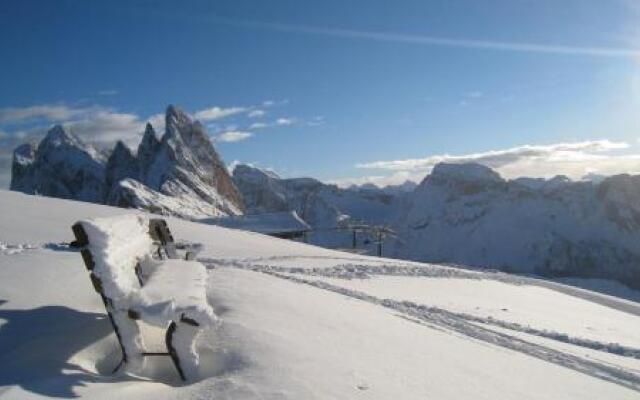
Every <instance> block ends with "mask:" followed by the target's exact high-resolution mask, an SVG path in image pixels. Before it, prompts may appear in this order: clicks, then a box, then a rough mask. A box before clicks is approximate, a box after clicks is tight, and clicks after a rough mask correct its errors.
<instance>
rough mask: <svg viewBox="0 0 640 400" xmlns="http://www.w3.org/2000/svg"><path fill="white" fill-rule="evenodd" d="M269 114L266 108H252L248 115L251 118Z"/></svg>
mask: <svg viewBox="0 0 640 400" xmlns="http://www.w3.org/2000/svg"><path fill="white" fill-rule="evenodd" d="M266 114H267V112H266V111H265V110H260V109H257V110H251V111H249V113H248V114H247V117H249V118H260V117H264V116H265V115H266Z"/></svg>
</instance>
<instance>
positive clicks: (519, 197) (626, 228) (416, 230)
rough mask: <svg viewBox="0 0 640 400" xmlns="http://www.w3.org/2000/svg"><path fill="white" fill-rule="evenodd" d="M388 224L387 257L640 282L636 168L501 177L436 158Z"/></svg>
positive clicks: (477, 167) (635, 284)
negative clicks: (591, 175)
mask: <svg viewBox="0 0 640 400" xmlns="http://www.w3.org/2000/svg"><path fill="white" fill-rule="evenodd" d="M394 227H395V229H396V230H397V232H398V235H399V239H400V240H399V241H397V242H396V243H394V246H393V249H392V254H393V256H395V257H400V258H407V259H413V260H421V261H432V262H448V263H457V264H464V265H470V266H477V267H489V268H497V269H502V270H511V271H517V272H524V273H536V274H541V275H547V276H582V277H592V278H602V277H606V278H613V279H617V280H619V281H621V282H624V283H626V284H628V285H630V286H633V287H640V176H629V175H618V176H613V177H608V178H605V179H604V180H603V181H602V182H601V183H593V182H587V181H580V182H572V181H571V180H569V179H568V178H566V177H562V176H559V177H555V178H553V179H550V180H544V179H530V178H527V179H516V180H512V181H508V180H505V179H503V178H502V177H500V175H498V174H497V173H496V172H494V171H493V170H491V169H490V168H488V167H485V166H482V165H478V164H445V163H441V164H438V165H436V166H435V167H434V169H433V172H432V173H431V174H430V175H429V176H427V177H426V178H425V179H424V180H423V181H422V182H421V183H420V185H419V186H418V187H417V188H416V190H415V191H414V192H413V194H412V197H411V200H410V205H409V206H408V207H407V209H406V212H405V213H404V214H403V215H402V216H401V217H400V218H399V219H398V220H397V221H395V223H394Z"/></svg>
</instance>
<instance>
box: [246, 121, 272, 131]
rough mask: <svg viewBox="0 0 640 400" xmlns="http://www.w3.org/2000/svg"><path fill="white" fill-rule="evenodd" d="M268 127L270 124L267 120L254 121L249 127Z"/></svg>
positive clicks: (254, 128)
mask: <svg viewBox="0 0 640 400" xmlns="http://www.w3.org/2000/svg"><path fill="white" fill-rule="evenodd" d="M267 127H269V124H267V123H265V122H254V123H253V124H251V125H249V129H252V130H257V129H264V128H267Z"/></svg>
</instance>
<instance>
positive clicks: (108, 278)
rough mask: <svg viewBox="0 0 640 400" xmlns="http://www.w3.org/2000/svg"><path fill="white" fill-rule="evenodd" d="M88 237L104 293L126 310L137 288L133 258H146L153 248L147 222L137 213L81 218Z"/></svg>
mask: <svg viewBox="0 0 640 400" xmlns="http://www.w3.org/2000/svg"><path fill="white" fill-rule="evenodd" d="M80 224H81V225H82V227H83V228H84V231H85V232H86V233H87V236H88V238H89V245H88V246H87V248H88V249H89V250H90V251H91V255H92V256H93V261H94V263H95V266H94V268H93V272H94V273H95V274H96V276H97V277H98V278H100V281H101V284H102V288H103V290H104V294H105V295H106V296H107V297H108V298H109V299H111V300H112V301H113V306H114V307H115V309H116V310H125V311H126V310H127V309H128V308H129V306H130V298H131V295H132V294H133V293H134V292H136V291H138V290H139V289H140V283H139V281H138V277H137V276H136V273H135V269H134V267H135V265H136V262H142V261H146V260H145V258H148V257H149V256H150V254H151V251H152V246H153V242H152V240H151V237H150V236H149V233H148V231H149V228H148V226H149V225H148V222H146V220H145V219H144V218H143V217H141V216H136V215H122V216H118V217H111V218H95V219H89V220H83V221H80Z"/></svg>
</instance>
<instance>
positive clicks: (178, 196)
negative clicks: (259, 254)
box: [11, 106, 243, 218]
mask: <svg viewBox="0 0 640 400" xmlns="http://www.w3.org/2000/svg"><path fill="white" fill-rule="evenodd" d="M11 189H12V190H17V191H21V192H25V193H31V194H41V195H45V196H52V197H61V198H68V199H76V200H83V201H89V202H94V203H103V204H108V205H116V206H120V207H134V208H144V209H146V210H150V211H154V212H159V213H163V214H171V215H179V216H182V217H185V218H203V217H211V216H215V217H218V216H224V215H236V214H241V213H242V209H243V206H242V199H241V197H240V194H239V192H238V190H237V189H236V187H235V185H234V183H233V181H232V179H231V176H230V174H229V172H228V171H227V168H226V166H225V165H224V163H223V162H222V160H221V158H220V156H219V155H218V153H217V152H216V150H215V149H214V147H213V145H212V143H211V141H210V139H209V137H208V136H207V133H206V131H205V130H204V128H203V127H202V125H201V124H200V123H199V122H197V121H192V120H191V118H190V117H189V116H188V115H187V114H186V113H184V112H183V111H181V110H179V109H178V108H176V107H174V106H169V107H168V108H167V114H166V132H165V134H164V135H163V137H162V138H161V139H158V138H157V136H156V133H155V131H154V129H153V127H152V126H151V125H150V124H147V126H146V129H145V133H144V136H143V138H142V141H141V142H140V145H139V146H138V149H137V152H136V154H134V153H133V152H132V151H131V150H130V149H129V148H128V147H127V146H126V145H125V144H124V143H122V142H118V143H117V144H116V146H115V148H114V149H113V151H112V152H111V154H110V155H109V157H108V159H105V157H104V156H102V155H101V154H100V153H99V152H97V151H96V150H95V149H94V148H93V147H91V146H89V145H87V144H85V143H83V142H82V141H81V140H80V139H79V138H77V137H76V136H75V135H73V134H72V133H71V132H69V131H68V130H66V129H65V128H63V127H62V126H56V127H54V128H52V129H51V130H50V131H49V133H48V134H47V136H46V137H45V138H44V139H43V140H42V142H40V144H39V145H38V146H37V148H35V147H34V146H32V145H28V144H26V145H21V146H19V147H18V148H16V150H15V151H14V159H13V166H12V181H11ZM154 202H155V203H157V204H155V203H154Z"/></svg>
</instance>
